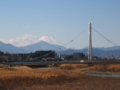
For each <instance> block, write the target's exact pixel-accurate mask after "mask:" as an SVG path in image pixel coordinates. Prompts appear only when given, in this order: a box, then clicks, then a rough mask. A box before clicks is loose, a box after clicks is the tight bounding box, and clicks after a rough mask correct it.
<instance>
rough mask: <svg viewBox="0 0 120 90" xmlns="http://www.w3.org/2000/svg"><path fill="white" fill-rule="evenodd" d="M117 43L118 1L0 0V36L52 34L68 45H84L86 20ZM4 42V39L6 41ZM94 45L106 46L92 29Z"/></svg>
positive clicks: (76, 46) (81, 46)
mask: <svg viewBox="0 0 120 90" xmlns="http://www.w3.org/2000/svg"><path fill="white" fill-rule="evenodd" d="M89 22H91V23H92V27H93V28H94V29H96V30H97V31H98V32H100V33H101V34H103V35H104V36H105V37H107V38H108V39H109V40H111V41H113V42H114V43H116V44H118V45H120V40H119V39H120V35H119V34H120V0H0V39H1V40H3V41H4V40H7V41H9V40H11V39H12V40H14V39H16V38H22V37H23V36H24V35H29V36H30V35H31V36H32V35H33V36H34V37H38V38H40V37H42V36H52V37H53V38H55V39H56V40H58V41H59V42H62V44H65V43H67V42H68V41H70V40H72V39H73V38H74V37H76V36H77V35H78V34H79V33H81V32H82V31H83V30H86V32H84V33H83V34H82V35H81V36H79V37H78V38H77V39H75V40H74V41H73V42H72V43H70V44H69V45H68V46H69V47H74V48H84V47H86V46H88V31H87V29H88V23H89ZM7 41H6V42H7ZM93 46H94V47H110V46H113V45H112V44H110V43H108V42H107V41H106V40H104V39H103V38H102V37H100V36H99V35H98V34H97V33H95V32H94V31H93Z"/></svg>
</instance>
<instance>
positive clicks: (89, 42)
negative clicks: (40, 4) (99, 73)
mask: <svg viewBox="0 0 120 90" xmlns="http://www.w3.org/2000/svg"><path fill="white" fill-rule="evenodd" d="M92 29H93V30H94V31H95V32H97V33H98V34H99V35H100V36H102V37H103V38H104V39H106V40H107V41H108V42H110V43H111V44H113V45H115V46H118V47H119V48H120V46H119V45H117V44H115V43H113V42H112V41H110V40H109V39H107V38H106V37H105V36H103V35H102V34H100V33H99V32H98V31H97V30H95V29H94V28H92V26H91V23H89V24H88V60H69V61H68V60H64V61H34V59H39V58H41V57H44V56H46V55H49V54H51V53H52V52H50V53H47V54H45V55H42V56H39V57H36V58H34V59H33V61H31V62H6V63H5V64H9V65H28V64H33V65H35V64H39V65H49V64H79V63H82V64H98V63H103V62H104V60H92V59H93V57H92ZM83 32H84V31H83ZM83 32H82V33H83ZM82 33H80V34H79V35H81V34H82ZM79 35H78V36H79ZM78 36H76V37H75V38H73V40H74V39H76V38H77V37H78ZM73 40H71V41H69V42H68V43H66V44H65V45H67V44H69V43H70V42H72V41H73ZM65 45H63V46H65ZM59 49H60V48H59ZM108 61H109V60H107V62H108ZM110 62H111V63H120V61H119V60H112V61H110Z"/></svg>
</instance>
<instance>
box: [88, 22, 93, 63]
mask: <svg viewBox="0 0 120 90" xmlns="http://www.w3.org/2000/svg"><path fill="white" fill-rule="evenodd" d="M88 40H89V45H88V60H89V61H91V60H92V37H91V23H89V24H88Z"/></svg>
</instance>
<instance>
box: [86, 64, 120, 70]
mask: <svg viewBox="0 0 120 90" xmlns="http://www.w3.org/2000/svg"><path fill="white" fill-rule="evenodd" d="M88 70H89V71H109V72H120V64H108V65H94V66H92V67H89V69H88Z"/></svg>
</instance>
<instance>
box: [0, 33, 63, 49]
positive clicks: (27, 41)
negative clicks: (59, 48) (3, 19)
mask: <svg viewBox="0 0 120 90" xmlns="http://www.w3.org/2000/svg"><path fill="white" fill-rule="evenodd" d="M0 41H2V42H3V43H9V44H12V45H14V46H17V47H21V46H27V45H31V44H34V43H38V42H40V41H45V42H48V43H50V44H57V45H61V44H60V43H59V42H57V41H56V40H55V39H54V38H52V37H50V36H42V37H40V38H38V37H36V36H34V35H29V34H26V35H23V36H21V37H17V38H15V39H9V40H5V39H0Z"/></svg>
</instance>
